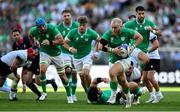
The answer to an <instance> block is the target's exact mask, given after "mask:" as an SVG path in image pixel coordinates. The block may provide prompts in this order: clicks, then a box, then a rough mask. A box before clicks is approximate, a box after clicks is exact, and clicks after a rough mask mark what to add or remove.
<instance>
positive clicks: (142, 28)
mask: <svg viewBox="0 0 180 112" xmlns="http://www.w3.org/2000/svg"><path fill="white" fill-rule="evenodd" d="M124 26H125V27H127V28H130V29H133V30H136V31H137V32H139V33H140V34H141V35H142V36H143V41H142V42H141V43H140V44H139V45H138V46H137V48H139V49H141V50H142V51H143V52H145V53H146V52H147V51H148V50H147V49H148V46H149V35H150V31H149V30H147V29H146V27H147V26H151V27H152V28H155V27H156V25H155V23H154V22H152V21H150V20H148V19H146V18H145V19H144V21H143V23H142V24H141V23H139V22H138V21H137V19H135V20H132V21H127V22H126V23H125V24H124Z"/></svg>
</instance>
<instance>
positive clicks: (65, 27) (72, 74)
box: [57, 9, 78, 103]
mask: <svg viewBox="0 0 180 112" xmlns="http://www.w3.org/2000/svg"><path fill="white" fill-rule="evenodd" d="M62 17H63V22H61V23H60V24H59V25H57V28H58V30H59V31H60V33H61V34H62V36H63V38H64V37H66V35H67V34H68V33H69V31H70V30H72V29H74V28H77V27H78V23H77V22H75V21H73V19H72V14H71V10H69V9H65V10H63V11H62ZM70 46H72V45H70ZM61 51H62V53H61V56H62V58H63V59H64V67H65V74H66V76H67V77H68V79H69V82H70V88H71V91H68V92H67V99H68V103H73V102H74V101H77V98H76V95H75V93H76V85H77V71H76V70H75V68H74V64H73V55H72V53H71V52H69V51H68V50H67V49H66V48H64V47H63V46H61ZM65 88H66V89H67V87H65Z"/></svg>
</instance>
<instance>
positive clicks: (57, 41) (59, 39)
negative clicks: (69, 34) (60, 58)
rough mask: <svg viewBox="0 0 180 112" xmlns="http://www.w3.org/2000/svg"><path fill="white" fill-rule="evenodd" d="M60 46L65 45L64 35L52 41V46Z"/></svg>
mask: <svg viewBox="0 0 180 112" xmlns="http://www.w3.org/2000/svg"><path fill="white" fill-rule="evenodd" d="M59 44H61V45H62V44H64V40H63V37H62V35H58V36H56V38H55V40H53V41H50V45H59Z"/></svg>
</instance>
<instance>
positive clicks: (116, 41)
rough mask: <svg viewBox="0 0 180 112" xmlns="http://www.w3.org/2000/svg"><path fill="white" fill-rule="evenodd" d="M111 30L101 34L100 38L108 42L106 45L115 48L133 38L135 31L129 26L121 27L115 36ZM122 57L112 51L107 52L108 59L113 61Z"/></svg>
mask: <svg viewBox="0 0 180 112" xmlns="http://www.w3.org/2000/svg"><path fill="white" fill-rule="evenodd" d="M111 32H112V30H111V29H110V30H108V31H107V32H106V33H105V34H103V36H102V38H103V39H105V40H106V41H107V42H108V46H109V47H111V48H115V47H118V46H120V45H121V44H128V45H129V44H130V40H131V39H134V35H135V31H134V30H132V29H129V28H125V27H122V29H121V31H120V33H119V34H118V35H117V36H114V35H112V33H111ZM121 59H123V58H122V57H121V56H118V55H116V54H114V53H109V61H110V62H111V63H115V62H116V61H118V60H121Z"/></svg>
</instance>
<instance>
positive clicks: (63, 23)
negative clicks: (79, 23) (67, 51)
mask: <svg viewBox="0 0 180 112" xmlns="http://www.w3.org/2000/svg"><path fill="white" fill-rule="evenodd" d="M63 26H64V27H65V28H70V27H71V26H72V20H71V22H70V25H69V26H66V25H65V24H64V22H63Z"/></svg>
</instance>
